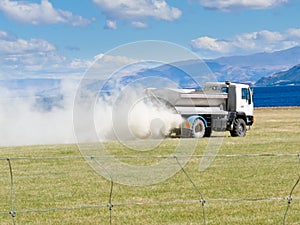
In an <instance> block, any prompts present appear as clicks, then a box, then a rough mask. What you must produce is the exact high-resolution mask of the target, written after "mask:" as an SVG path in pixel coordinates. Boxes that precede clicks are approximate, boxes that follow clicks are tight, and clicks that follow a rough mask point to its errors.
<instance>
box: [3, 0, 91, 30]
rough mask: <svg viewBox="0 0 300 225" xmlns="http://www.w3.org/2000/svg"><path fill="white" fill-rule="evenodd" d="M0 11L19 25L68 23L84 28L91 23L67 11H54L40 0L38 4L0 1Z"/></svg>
mask: <svg viewBox="0 0 300 225" xmlns="http://www.w3.org/2000/svg"><path fill="white" fill-rule="evenodd" d="M0 11H3V12H4V14H5V15H7V17H9V18H11V19H13V20H16V21H18V22H20V23H28V24H33V25H39V24H54V23H69V24H72V25H73V26H85V25H87V24H89V23H91V21H92V20H88V19H85V18H83V17H82V16H77V15H73V14H72V13H71V12H69V11H64V10H61V9H55V8H54V7H53V6H52V4H51V3H50V2H49V1H48V0H41V3H40V4H37V3H29V2H24V1H11V0H0Z"/></svg>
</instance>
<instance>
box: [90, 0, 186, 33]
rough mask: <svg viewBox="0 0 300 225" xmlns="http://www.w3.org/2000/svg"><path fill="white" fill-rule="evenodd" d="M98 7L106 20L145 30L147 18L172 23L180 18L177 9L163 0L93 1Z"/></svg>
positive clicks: (179, 12)
mask: <svg viewBox="0 0 300 225" xmlns="http://www.w3.org/2000/svg"><path fill="white" fill-rule="evenodd" d="M93 1H94V3H95V4H97V5H98V6H100V8H101V10H102V12H103V13H104V14H105V15H106V17H107V20H111V21H129V22H132V25H133V26H136V27H142V28H145V27H146V26H147V25H146V23H145V22H144V20H145V19H147V18H154V19H157V20H166V21H173V20H176V19H178V18H179V17H180V16H181V11H180V10H179V9H178V8H175V7H171V6H169V5H168V4H167V2H166V1H165V0H139V1H136V0H114V1H111V0H93Z"/></svg>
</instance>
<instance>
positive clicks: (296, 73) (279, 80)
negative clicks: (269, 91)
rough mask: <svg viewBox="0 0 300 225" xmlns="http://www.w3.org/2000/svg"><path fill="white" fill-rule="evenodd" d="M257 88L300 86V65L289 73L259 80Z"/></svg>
mask: <svg viewBox="0 0 300 225" xmlns="http://www.w3.org/2000/svg"><path fill="white" fill-rule="evenodd" d="M255 85H256V86H274V85H300V64H299V65H297V66H294V67H292V68H291V69H289V70H287V71H282V72H278V73H274V74H273V75H270V76H265V77H262V78H261V79H259V80H258V81H257V82H256V83H255Z"/></svg>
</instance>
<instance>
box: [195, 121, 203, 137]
mask: <svg viewBox="0 0 300 225" xmlns="http://www.w3.org/2000/svg"><path fill="white" fill-rule="evenodd" d="M204 134H205V125H204V122H203V121H202V120H201V119H196V120H195V121H194V123H193V129H192V136H193V137H194V138H202V137H203V136H204Z"/></svg>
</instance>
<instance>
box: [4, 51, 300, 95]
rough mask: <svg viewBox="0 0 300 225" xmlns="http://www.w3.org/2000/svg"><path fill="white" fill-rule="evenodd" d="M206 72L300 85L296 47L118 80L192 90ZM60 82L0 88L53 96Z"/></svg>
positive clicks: (7, 84)
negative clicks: (149, 80) (148, 80)
mask: <svg viewBox="0 0 300 225" xmlns="http://www.w3.org/2000/svg"><path fill="white" fill-rule="evenodd" d="M204 67H205V68H204ZM209 70H210V71H211V72H210V74H213V75H214V80H218V81H226V80H230V81H231V82H243V83H251V84H253V85H257V86H272V85H300V72H299V71H300V46H299V47H293V48H290V49H286V50H282V51H276V52H270V53H267V52H263V53H256V54H252V55H244V56H230V57H221V58H217V59H207V60H204V61H201V60H189V61H182V62H177V63H174V64H173V65H162V66H158V67H156V68H151V69H143V70H140V71H138V72H135V73H134V74H128V76H124V77H122V80H121V81H120V83H123V84H128V83H130V82H133V81H134V80H136V79H139V78H143V77H147V76H159V77H162V78H166V79H167V80H171V81H174V83H177V84H180V87H193V85H194V84H195V82H194V81H193V80H192V79H191V77H189V76H188V75H189V74H193V75H195V74H196V75H197V74H199V77H198V79H197V80H198V81H199V80H200V79H202V77H203V82H206V81H209V79H210V78H208V77H207V76H206V77H205V75H207V72H208V71H209ZM61 83H62V82H61V79H49V78H45V79H44V78H42V77H40V78H29V79H28V78H26V79H25V78H24V79H15V80H0V88H1V87H4V88H7V89H10V90H13V91H14V92H15V93H20V95H22V93H23V92H24V93H25V92H26V91H27V90H33V92H35V93H38V95H43V96H48V95H55V93H56V92H57V91H58V90H59V89H60V88H61V87H60V86H61ZM161 85H164V83H162V84H161ZM100 86H101V85H100ZM97 88H99V84H98V83H97V82H96V81H95V83H94V87H93V89H97ZM107 88H109V87H107Z"/></svg>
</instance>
